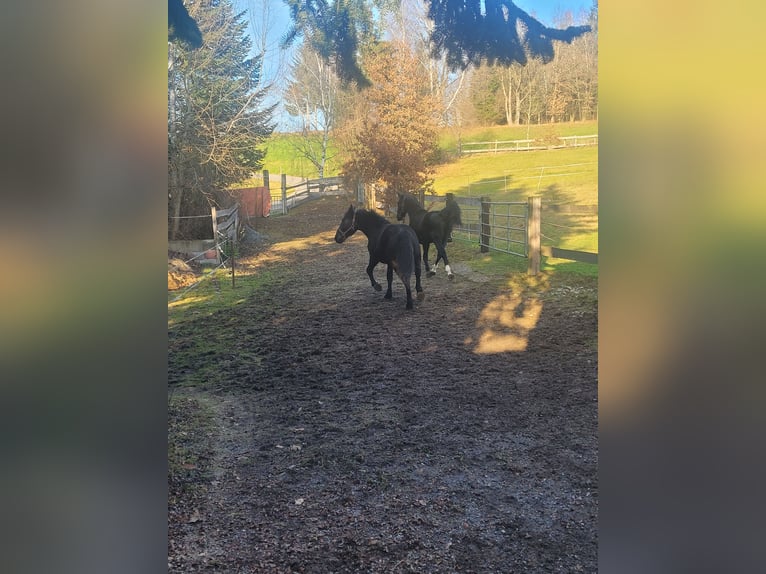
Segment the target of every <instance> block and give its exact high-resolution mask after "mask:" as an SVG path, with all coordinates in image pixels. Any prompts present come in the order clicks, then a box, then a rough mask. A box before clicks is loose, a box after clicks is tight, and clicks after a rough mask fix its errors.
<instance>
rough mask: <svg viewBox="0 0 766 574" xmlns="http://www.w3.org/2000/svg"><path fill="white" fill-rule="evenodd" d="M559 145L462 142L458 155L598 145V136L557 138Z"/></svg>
mask: <svg viewBox="0 0 766 574" xmlns="http://www.w3.org/2000/svg"><path fill="white" fill-rule="evenodd" d="M556 139H557V140H559V142H560V143H556V144H550V143H546V142H545V141H543V140H539V139H537V140H536V139H523V140H497V141H488V142H463V143H461V144H459V145H458V153H498V152H506V151H532V150H541V149H559V148H565V147H583V146H590V145H598V134H590V135H584V136H557V138H556Z"/></svg>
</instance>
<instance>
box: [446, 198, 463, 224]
mask: <svg viewBox="0 0 766 574" xmlns="http://www.w3.org/2000/svg"><path fill="white" fill-rule="evenodd" d="M442 213H443V214H444V215H445V216H446V220H447V223H449V224H450V225H455V224H457V225H463V222H462V221H461V219H460V206H459V205H458V204H457V201H455V196H454V194H452V193H448V194H447V195H446V206H445V208H444V209H443V210H442Z"/></svg>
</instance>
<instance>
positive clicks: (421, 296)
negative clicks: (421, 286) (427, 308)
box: [418, 291, 426, 301]
mask: <svg viewBox="0 0 766 574" xmlns="http://www.w3.org/2000/svg"><path fill="white" fill-rule="evenodd" d="M425 298H426V294H425V293H424V292H423V291H421V292H420V293H418V301H422V300H423V299H425Z"/></svg>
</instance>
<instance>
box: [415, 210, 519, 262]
mask: <svg viewBox="0 0 766 574" xmlns="http://www.w3.org/2000/svg"><path fill="white" fill-rule="evenodd" d="M455 201H457V203H458V205H460V212H461V219H462V221H463V224H462V225H460V226H456V227H455V228H454V229H453V233H452V237H453V239H454V240H456V241H467V242H470V243H477V242H478V243H479V246H480V248H481V250H482V251H484V252H486V251H489V250H492V251H501V252H503V253H510V254H511V255H518V256H519V257H528V256H529V245H528V239H527V222H528V217H529V203H528V202H524V201H487V200H483V199H481V198H478V197H455ZM425 204H426V209H428V210H430V211H437V210H439V209H442V208H443V207H444V197H440V196H435V197H434V196H426V201H425Z"/></svg>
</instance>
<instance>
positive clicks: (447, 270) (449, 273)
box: [444, 265, 452, 275]
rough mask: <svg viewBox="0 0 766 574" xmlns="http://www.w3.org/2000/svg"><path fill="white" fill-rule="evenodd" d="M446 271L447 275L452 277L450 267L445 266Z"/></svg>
mask: <svg viewBox="0 0 766 574" xmlns="http://www.w3.org/2000/svg"><path fill="white" fill-rule="evenodd" d="M444 270H445V271H446V272H447V275H452V269H450V266H449V265H445V266H444Z"/></svg>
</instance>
